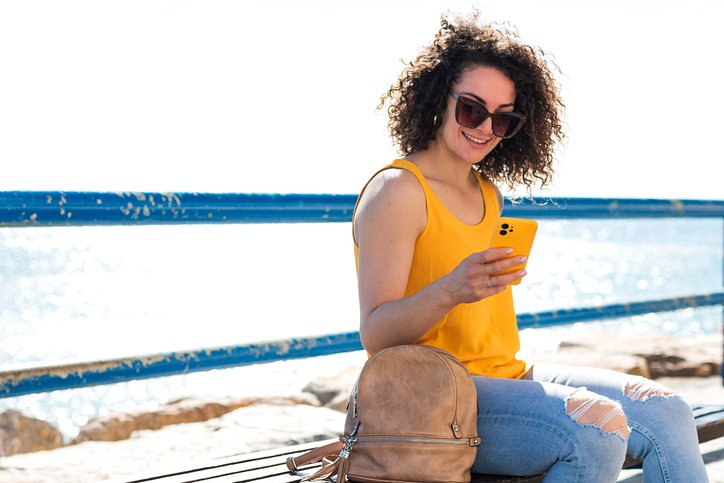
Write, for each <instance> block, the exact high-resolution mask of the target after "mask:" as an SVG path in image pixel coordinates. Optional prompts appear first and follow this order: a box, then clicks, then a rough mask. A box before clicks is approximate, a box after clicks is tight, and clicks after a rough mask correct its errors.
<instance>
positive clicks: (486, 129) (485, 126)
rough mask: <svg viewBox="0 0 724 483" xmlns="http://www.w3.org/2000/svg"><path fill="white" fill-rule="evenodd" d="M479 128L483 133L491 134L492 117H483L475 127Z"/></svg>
mask: <svg viewBox="0 0 724 483" xmlns="http://www.w3.org/2000/svg"><path fill="white" fill-rule="evenodd" d="M477 129H478V130H480V131H481V132H482V133H483V134H492V133H493V117H492V116H488V117H487V119H485V120H484V121H483V122H482V123H481V124H480V125H479V126H478V128H477Z"/></svg>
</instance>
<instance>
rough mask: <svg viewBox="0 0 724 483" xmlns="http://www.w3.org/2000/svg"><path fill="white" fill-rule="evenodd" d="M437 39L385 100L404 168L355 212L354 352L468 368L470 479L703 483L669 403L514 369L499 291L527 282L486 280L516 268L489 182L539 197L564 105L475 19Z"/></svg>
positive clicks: (534, 65)
mask: <svg viewBox="0 0 724 483" xmlns="http://www.w3.org/2000/svg"><path fill="white" fill-rule="evenodd" d="M441 25H442V26H441V29H440V30H439V32H438V33H437V35H436V37H435V40H434V42H433V43H432V44H430V45H429V46H428V47H426V48H425V49H423V51H422V52H421V53H420V54H419V55H418V57H417V58H416V59H415V61H413V62H411V63H410V64H408V65H407V67H406V68H405V70H404V71H403V72H402V74H401V76H400V78H399V79H398V81H397V82H396V83H395V84H394V85H393V86H392V87H391V88H390V89H389V91H388V92H387V93H386V95H385V96H383V104H382V105H387V106H388V113H389V115H390V121H389V127H390V131H391V134H392V137H393V138H394V140H395V141H396V143H397V144H398V145H399V147H400V149H401V151H402V153H403V154H404V158H403V159H399V160H396V161H394V162H393V163H392V164H390V165H388V166H386V167H384V168H383V169H382V170H380V171H379V172H378V173H376V174H375V175H374V176H373V177H372V178H371V180H370V181H369V182H368V184H367V185H366V186H365V188H364V189H363V191H362V194H361V195H360V200H359V202H358V206H357V208H356V211H355V216H354V224H353V226H354V240H355V255H356V257H357V264H358V277H359V297H360V333H361V338H362V344H363V345H364V347H365V349H366V350H367V351H368V352H370V353H374V352H376V351H379V350H380V349H383V348H386V347H390V346H395V345H400V344H427V345H434V346H438V347H440V348H442V349H445V350H447V351H448V352H450V353H452V354H453V355H454V356H456V357H457V358H458V359H460V360H461V361H462V362H463V363H464V364H465V365H466V367H467V368H468V370H469V371H470V372H471V374H473V376H474V380H475V384H476V388H477V391H478V400H479V416H478V426H479V431H480V433H479V434H480V436H482V439H483V441H484V442H487V444H483V445H482V446H480V447H479V450H478V455H477V458H476V461H475V465H474V467H473V471H474V472H476V473H489V474H513V475H532V474H540V473H544V472H547V475H546V479H545V481H547V482H548V481H550V482H565V483H570V482H578V481H580V482H607V481H616V478H617V475H618V474H619V472H620V470H621V465H622V463H623V461H624V458H625V456H626V453H627V452H628V454H630V455H631V456H633V457H635V458H641V459H642V460H643V462H644V465H643V468H644V481H646V482H661V481H666V482H686V483H693V482H703V481H707V476H706V472H705V468H704V464H703V461H702V458H701V455H700V453H699V447H698V441H697V435H696V428H695V425H694V420H693V415H692V413H691V410H690V408H689V405H688V404H687V403H686V402H685V401H684V400H683V399H682V398H681V397H679V396H676V395H674V394H673V393H672V392H671V391H670V390H668V389H667V388H665V387H663V386H661V385H659V384H658V383H655V382H653V381H650V380H647V379H644V378H641V377H633V376H630V375H627V374H622V373H617V372H614V371H608V370H601V369H593V368H578V367H566V366H557V365H551V364H542V363H536V364H535V365H532V364H530V363H528V362H526V361H521V360H519V359H517V358H516V353H517V352H518V349H519V338H518V332H517V326H516V322H515V314H514V311H513V302H512V293H511V288H510V284H511V283H513V282H515V281H516V280H520V279H522V278H523V277H524V276H525V275H526V272H525V271H520V270H518V271H514V272H511V273H508V274H504V275H503V274H498V273H499V272H501V271H503V270H505V269H507V268H510V267H513V266H515V265H518V264H519V263H520V262H521V261H523V260H521V259H520V258H519V257H511V256H510V253H511V252H510V251H509V250H506V249H504V248H496V249H490V248H489V245H490V239H491V235H492V230H493V227H494V226H495V225H496V222H497V220H498V219H499V217H500V211H501V210H502V206H503V203H502V197H501V194H500V191H499V190H498V188H496V187H495V185H494V184H493V183H492V181H498V182H504V183H507V184H508V185H509V186H513V185H515V184H521V183H522V184H524V185H526V186H527V187H528V189H529V190H530V189H531V187H532V185H533V183H534V182H535V181H536V180H537V181H540V183H541V184H542V185H545V184H546V183H548V182H549V180H550V178H551V174H552V169H551V165H552V160H553V148H554V146H555V143H556V142H557V141H561V140H562V139H563V132H562V129H561V120H560V112H561V110H562V107H563V105H562V103H561V101H560V98H559V93H558V87H557V84H556V83H555V81H554V80H553V77H552V76H551V73H550V70H549V67H548V64H547V62H546V60H545V55H544V53H543V52H541V51H540V50H537V49H533V48H530V47H528V46H526V45H523V44H521V43H520V42H519V41H518V39H517V37H516V36H515V35H514V34H513V33H511V32H509V31H507V30H505V29H503V28H500V27H495V26H491V25H485V26H479V24H478V21H477V15H473V16H472V17H471V18H469V19H454V20H448V19H447V18H446V17H443V19H442V23H441Z"/></svg>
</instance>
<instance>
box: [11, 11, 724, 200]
mask: <svg viewBox="0 0 724 483" xmlns="http://www.w3.org/2000/svg"><path fill="white" fill-rule="evenodd" d="M472 5H473V3H472V2H470V1H457V0H450V1H445V2H441V1H419V0H417V1H412V0H405V1H396V0H387V1H384V2H383V1H379V0H374V1H361V0H358V1H356V2H348V1H339V0H338V1H332V0H329V1H321V0H296V1H292V0H281V1H241V0H239V1H213V0H200V1H196V0H193V1H192V0H188V1H178V0H175V1H171V0H168V1H159V0H119V1H104V0H93V1H32V0H22V1H5V0H0V165H1V166H2V176H0V190H98V191H229V192H280V193H288V192H299V193H312V192H328V193H356V192H358V191H359V188H360V187H361V185H362V184H363V183H364V181H365V180H366V179H367V177H368V176H369V175H370V174H371V173H372V172H373V171H374V170H375V169H376V168H378V167H380V166H382V165H383V164H385V163H386V162H388V161H389V160H391V159H392V158H393V157H394V156H395V151H394V149H393V147H392V145H391V143H390V140H389V137H388V136H387V132H386V128H385V124H386V119H385V118H384V116H383V115H382V114H381V113H376V112H375V107H376V105H377V102H378V99H379V96H380V94H381V93H382V92H383V91H384V90H385V89H386V88H387V87H388V86H389V85H390V84H391V83H392V82H393V81H394V79H395V78H396V76H397V75H398V73H399V71H400V69H401V67H402V63H401V62H400V59H404V60H411V59H412V58H413V56H414V55H415V53H416V52H417V51H418V49H419V47H420V46H421V45H423V44H426V43H428V42H429V41H430V40H431V39H432V37H433V35H434V32H435V31H436V30H437V27H438V25H439V15H440V13H442V12H443V11H444V10H446V9H451V10H454V11H462V12H465V11H468V10H469V9H470V7H471V6H472ZM477 6H478V7H479V8H480V10H481V11H482V13H483V16H484V17H485V18H486V19H488V20H497V21H509V22H511V23H512V24H513V25H515V26H516V27H517V28H518V30H519V31H520V33H521V35H522V37H523V38H524V40H526V41H528V42H531V43H533V44H535V45H539V46H541V47H542V48H544V49H545V50H546V51H549V52H551V53H552V54H553V55H554V56H555V58H556V60H557V63H558V64H559V65H560V67H561V69H562V70H563V73H564V75H563V77H562V78H561V82H562V83H563V87H564V96H565V102H566V104H567V106H568V109H567V115H566V121H567V124H568V135H569V141H568V143H567V145H566V146H565V148H564V149H563V150H562V151H561V153H560V156H559V163H558V176H557V178H556V182H555V184H554V185H553V186H552V187H551V188H550V190H549V191H547V192H546V193H545V194H548V195H550V196H593V197H657V198H708V199H721V198H723V196H722V191H723V190H722V188H721V184H722V174H721V173H722V171H723V170H722V164H723V163H722V162H723V161H724V159H723V158H724V155H723V154H722V150H721V149H720V145H721V140H722V127H723V123H722V120H721V119H722V115H721V113H722V112H724V94H723V93H722V86H724V68H723V67H722V64H723V62H722V60H721V59H722V47H724V29H723V28H722V26H721V22H722V20H724V2H717V1H714V0H711V1H705V0H691V1H686V2H682V1H677V2H666V1H661V0H659V1H620V0H619V1H606V2H603V1H600V2H575V1H540V0H538V1H513V0H503V1H488V2H478V3H477Z"/></svg>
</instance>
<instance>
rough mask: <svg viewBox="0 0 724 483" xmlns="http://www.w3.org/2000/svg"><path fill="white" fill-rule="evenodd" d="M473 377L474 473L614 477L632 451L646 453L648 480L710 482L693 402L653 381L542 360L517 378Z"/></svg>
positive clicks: (569, 482)
mask: <svg viewBox="0 0 724 483" xmlns="http://www.w3.org/2000/svg"><path fill="white" fill-rule="evenodd" d="M473 379H474V381H475V386H476V389H477V391H478V430H479V435H480V436H481V437H482V440H483V443H482V445H481V446H479V447H478V453H477V457H476V459H475V464H474V466H473V472H474V473H486V474H506V475H518V476H524V475H535V474H542V473H546V476H545V479H544V480H543V481H544V482H546V483H552V482H556V483H558V482H560V483H573V482H586V483H599V482H601V483H604V482H615V481H616V479H617V477H618V475H619V473H620V471H621V465H622V464H623V461H624V459H625V457H626V453H628V454H629V455H631V456H633V457H634V458H639V459H641V460H643V478H644V482H645V483H654V482H657V483H658V482H674V483H703V482H707V481H708V478H707V475H706V469H705V467H704V462H703V459H702V457H701V453H700V452H699V442H698V438H697V435H696V426H695V423H694V417H693V414H692V412H691V409H690V407H689V405H688V404H687V403H686V401H684V400H683V399H682V398H681V397H679V396H677V395H675V394H673V393H672V392H671V391H670V390H669V389H667V388H665V387H664V386H662V385H660V384H658V383H656V382H654V381H650V380H648V379H644V378H642V377H638V376H631V375H629V374H623V373H619V372H615V371H610V370H606V369H595V368H587V367H573V366H562V365H554V364H544V363H536V364H535V366H534V367H533V368H532V369H531V370H530V371H529V372H528V373H527V374H526V375H525V376H524V377H523V379H520V380H514V379H496V378H488V377H479V376H475V377H474V378H473Z"/></svg>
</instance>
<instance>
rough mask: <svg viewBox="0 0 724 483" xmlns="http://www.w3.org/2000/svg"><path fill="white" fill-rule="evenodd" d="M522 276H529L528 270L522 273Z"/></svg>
mask: <svg viewBox="0 0 724 483" xmlns="http://www.w3.org/2000/svg"><path fill="white" fill-rule="evenodd" d="M520 274H521V275H522V276H524V277H525V276H526V275H528V272H527V271H526V270H523V271H522V272H520Z"/></svg>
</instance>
